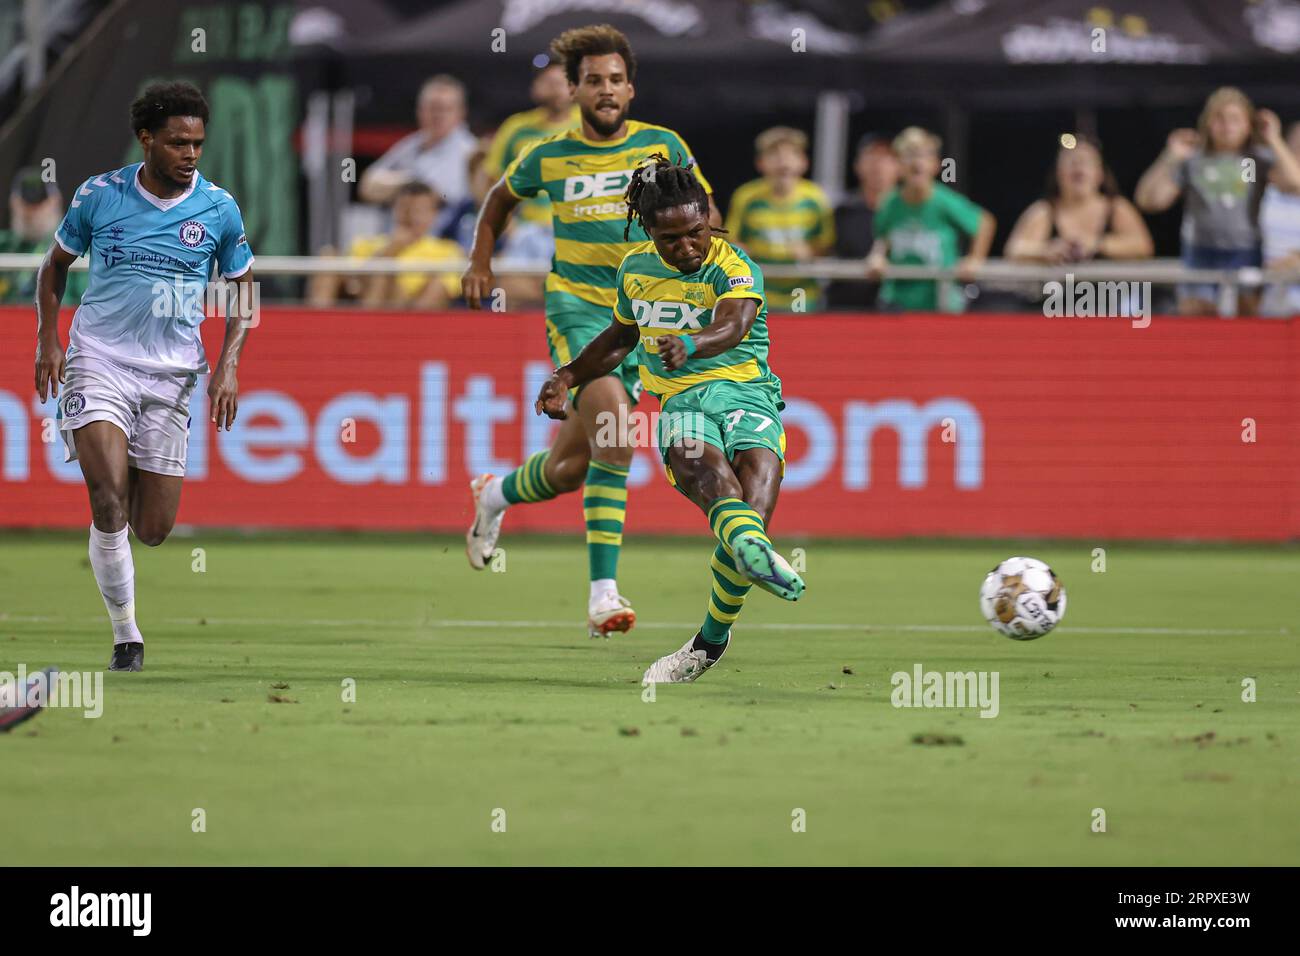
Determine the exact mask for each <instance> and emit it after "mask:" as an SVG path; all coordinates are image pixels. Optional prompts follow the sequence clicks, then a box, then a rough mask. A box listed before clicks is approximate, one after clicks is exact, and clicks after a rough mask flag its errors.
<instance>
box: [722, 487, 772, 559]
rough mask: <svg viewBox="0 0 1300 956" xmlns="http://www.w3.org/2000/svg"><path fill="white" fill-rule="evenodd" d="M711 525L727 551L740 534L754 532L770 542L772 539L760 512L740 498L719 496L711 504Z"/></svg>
mask: <svg viewBox="0 0 1300 956" xmlns="http://www.w3.org/2000/svg"><path fill="white" fill-rule="evenodd" d="M709 527H711V528H712V529H713V533H714V534H715V535H716V536H717V538H718V540H719V541H720V542H722V545H723V547H725V548H726V549H727V551H729V552H730V551H731V550H732V547H731V543H732V542H733V541H734V540H735V539H736V537H737V536H738V535H742V534H754V535H757V536H758V537H760V538H762V539H763V540H764V541H766V542H767V543H768V544H771V543H772V541H771V539H770V538H768V536H767V534H766V532H765V531H764V529H763V519H762V518H760V517H759V515H758V512H757V511H755V510H754V509H753V508H751V507H750V506H749V505H747V504H745V503H744V502H743V501H741V500H740V499H739V498H718V499H715V500H714V502H713V504H711V505H709Z"/></svg>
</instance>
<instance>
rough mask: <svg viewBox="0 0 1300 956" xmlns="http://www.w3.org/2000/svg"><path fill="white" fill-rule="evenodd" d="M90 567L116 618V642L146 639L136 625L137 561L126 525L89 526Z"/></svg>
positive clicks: (106, 605)
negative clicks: (115, 527)
mask: <svg viewBox="0 0 1300 956" xmlns="http://www.w3.org/2000/svg"><path fill="white" fill-rule="evenodd" d="M90 567H91V569H92V570H93V571H94V572H95V583H96V584H98V585H99V593H100V594H101V595H103V597H104V607H106V608H107V609H108V617H109V620H111V621H112V622H113V643H114V644H129V643H130V642H132V641H139V642H141V643H143V642H144V638H143V637H142V636H141V635H140V629H139V628H138V627H136V626H135V563H134V562H133V561H132V560H131V542H130V540H129V539H128V538H127V529H126V527H123V528H122V530H121V531H100V530H99V529H98V528H96V527H95V526H94V525H93V524H92V525H91V526H90Z"/></svg>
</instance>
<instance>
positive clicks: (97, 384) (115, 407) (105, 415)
mask: <svg viewBox="0 0 1300 956" xmlns="http://www.w3.org/2000/svg"><path fill="white" fill-rule="evenodd" d="M66 377H67V382H66V383H65V384H64V386H63V392H62V394H61V395H60V396H59V412H58V417H59V431H60V433H61V434H62V435H63V445H64V449H65V454H64V458H63V460H64V461H76V460H77V445H76V438H75V435H76V431H77V429H78V428H81V427H82V426H83V425H89V424H90V423H91V422H112V423H113V424H114V425H116V426H117V427H118V428H120V429H122V431H123V432H124V433H125V434H126V458H127V461H128V462H129V463H130V465H131V467H132V468H139V469H140V470H141V471H152V472H155V473H157V474H159V475H184V474H185V456H186V453H187V450H188V448H189V439H190V396H191V395H192V394H193V392H194V386H195V385H196V384H197V383H198V380H199V377H198V376H197V375H196V374H194V373H193V372H179V373H178V372H150V371H146V370H145V369H138V368H131V367H130V366H126V365H121V364H119V363H117V362H114V361H112V360H110V359H104V358H99V357H97V356H93V355H87V354H86V353H85V352H74V353H73V355H72V357H71V358H69V359H68V364H67V371H66Z"/></svg>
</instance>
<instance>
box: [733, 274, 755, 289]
mask: <svg viewBox="0 0 1300 956" xmlns="http://www.w3.org/2000/svg"><path fill="white" fill-rule="evenodd" d="M753 284H754V277H753V276H730V277H728V279H727V285H729V286H730V287H731V288H733V289H734V288H735V287H736V286H738V285H753Z"/></svg>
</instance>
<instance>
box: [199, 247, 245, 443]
mask: <svg viewBox="0 0 1300 956" xmlns="http://www.w3.org/2000/svg"><path fill="white" fill-rule="evenodd" d="M232 281H233V282H234V283H235V284H236V285H237V286H238V289H236V290H234V291H233V292H232V293H231V295H230V296H229V302H230V305H229V307H228V309H227V315H226V338H225V341H224V342H223V343H222V345H221V357H220V358H219V359H218V360H217V366H216V368H215V369H213V371H212V378H211V379H210V380H209V381H208V408H209V414H210V415H211V418H212V421H213V422H214V423H215V424H216V426H217V431H220V430H221V429H222V427H224V428H225V429H226V431H230V426H231V425H233V424H234V423H235V415H236V414H237V413H238V411H239V379H238V377H237V376H236V374H235V372H236V370H237V369H238V368H239V358H240V356H241V355H242V354H243V352H244V343H245V342H246V341H247V340H248V330H249V329H251V328H252V327H253V326H254V325H256V324H257V316H256V315H255V314H254V308H255V306H254V304H253V303H255V302H256V301H257V300H256V299H255V298H254V295H253V270H252V269H249V270H248V271H247V272H245V273H244V274H243V275H241V276H240V277H239V278H237V279H234V280H232Z"/></svg>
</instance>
